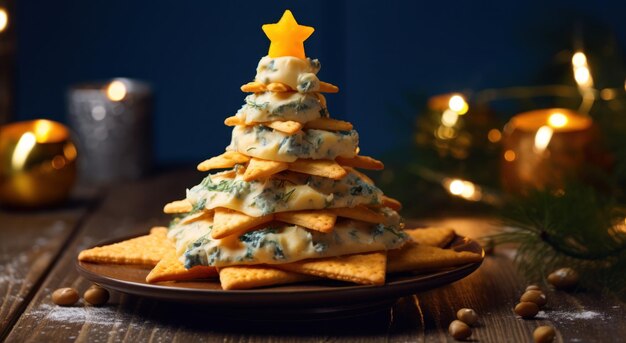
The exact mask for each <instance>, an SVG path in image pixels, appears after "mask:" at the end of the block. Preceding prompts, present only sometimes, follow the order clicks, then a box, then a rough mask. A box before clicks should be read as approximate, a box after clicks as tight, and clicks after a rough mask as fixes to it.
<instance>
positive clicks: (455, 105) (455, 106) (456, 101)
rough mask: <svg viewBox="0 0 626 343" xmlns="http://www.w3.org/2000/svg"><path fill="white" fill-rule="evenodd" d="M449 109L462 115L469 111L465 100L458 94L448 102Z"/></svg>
mask: <svg viewBox="0 0 626 343" xmlns="http://www.w3.org/2000/svg"><path fill="white" fill-rule="evenodd" d="M448 107H449V108H450V109H451V110H452V111H454V112H456V113H457V114H461V115H463V114H465V113H467V110H468V109H469V106H468V105H467V102H466V101H465V99H463V97H462V96H460V95H458V94H457V95H453V96H451V97H450V100H448Z"/></svg>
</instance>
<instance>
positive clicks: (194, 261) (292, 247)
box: [170, 220, 408, 268]
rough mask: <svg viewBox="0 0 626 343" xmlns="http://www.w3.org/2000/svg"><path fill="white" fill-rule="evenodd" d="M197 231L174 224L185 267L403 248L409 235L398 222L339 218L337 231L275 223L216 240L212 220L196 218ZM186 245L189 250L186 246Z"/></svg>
mask: <svg viewBox="0 0 626 343" xmlns="http://www.w3.org/2000/svg"><path fill="white" fill-rule="evenodd" d="M190 225H195V226H196V228H194V229H192V230H187V228H186V227H185V228H184V229H177V228H175V229H173V230H172V231H171V232H170V234H172V232H176V233H175V234H172V235H173V236H176V237H177V241H176V246H177V251H179V252H182V253H181V254H180V255H179V256H180V260H181V262H183V263H184V264H185V267H186V268H191V267H193V266H197V265H204V266H216V267H225V266H229V265H242V264H281V263H290V262H295V261H299V260H303V259H307V258H323V257H331V256H341V255H349V254H358V253H364V252H371V251H380V250H390V249H398V248H400V247H401V246H402V245H404V243H406V242H407V241H408V237H407V235H406V234H405V233H404V232H402V231H401V230H399V229H397V227H394V226H385V225H383V224H368V223H364V222H359V221H354V220H340V221H338V222H337V224H336V225H335V228H334V230H333V232H332V233H321V232H316V231H309V230H306V229H304V228H302V227H300V226H297V225H289V224H282V223H273V224H271V225H269V226H267V227H265V228H263V229H260V230H254V231H250V232H247V233H245V234H243V235H241V236H240V237H237V238H234V237H227V238H224V239H218V240H216V239H212V238H211V235H210V233H211V230H212V226H211V225H210V224H209V223H208V222H204V223H201V222H195V223H192V224H190ZM183 249H184V250H183Z"/></svg>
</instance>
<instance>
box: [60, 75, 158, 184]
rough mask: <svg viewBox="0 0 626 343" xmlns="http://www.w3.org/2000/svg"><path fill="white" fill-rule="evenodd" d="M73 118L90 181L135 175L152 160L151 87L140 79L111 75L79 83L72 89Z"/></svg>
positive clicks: (83, 172)
mask: <svg viewBox="0 0 626 343" xmlns="http://www.w3.org/2000/svg"><path fill="white" fill-rule="evenodd" d="M68 113H69V123H70V125H71V127H72V128H73V130H74V132H75V134H76V136H77V143H78V146H79V151H80V152H81V160H80V163H79V171H80V177H81V179H82V180H85V181H87V182H92V183H100V184H106V183H113V182H119V181H124V180H133V179H137V178H139V177H141V176H143V175H145V174H146V173H147V172H148V171H149V170H150V168H151V165H152V92H151V90H150V87H149V86H148V85H147V84H145V83H143V82H140V81H137V80H130V79H122V78H120V79H113V80H110V81H107V82H97V83H86V84H79V85H75V86H73V87H71V88H70V90H69V92H68Z"/></svg>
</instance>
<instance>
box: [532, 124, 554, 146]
mask: <svg viewBox="0 0 626 343" xmlns="http://www.w3.org/2000/svg"><path fill="white" fill-rule="evenodd" d="M553 133H554V131H553V130H552V128H551V127H549V126H542V127H540V128H539V130H537V133H536V134H535V149H536V150H537V152H543V151H544V150H546V148H547V147H548V145H549V144H550V141H551V140H552V134H553Z"/></svg>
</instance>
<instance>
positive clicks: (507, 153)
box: [504, 150, 517, 162]
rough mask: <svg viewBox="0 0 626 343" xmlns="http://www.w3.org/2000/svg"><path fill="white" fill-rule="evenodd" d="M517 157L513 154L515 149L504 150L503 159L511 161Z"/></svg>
mask: <svg viewBox="0 0 626 343" xmlns="http://www.w3.org/2000/svg"><path fill="white" fill-rule="evenodd" d="M516 158H517V155H516V154H515V151H513V150H507V151H505V152H504V160H505V161H507V162H513V161H515V159H516Z"/></svg>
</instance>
